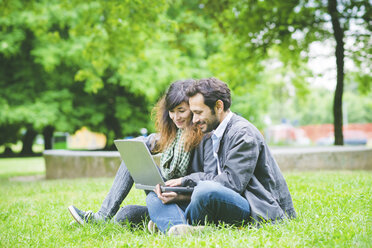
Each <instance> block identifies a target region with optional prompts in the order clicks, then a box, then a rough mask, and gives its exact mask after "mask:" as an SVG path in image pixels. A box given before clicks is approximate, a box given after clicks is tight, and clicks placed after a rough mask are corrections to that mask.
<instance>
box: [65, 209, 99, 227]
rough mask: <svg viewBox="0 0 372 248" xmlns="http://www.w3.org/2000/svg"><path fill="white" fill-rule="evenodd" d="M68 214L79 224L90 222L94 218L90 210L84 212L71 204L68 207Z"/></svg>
mask: <svg viewBox="0 0 372 248" xmlns="http://www.w3.org/2000/svg"><path fill="white" fill-rule="evenodd" d="M68 210H69V211H70V214H71V215H72V217H74V219H75V221H76V222H77V223H79V224H80V225H84V224H85V223H89V222H92V221H93V220H94V213H93V212H92V211H87V212H84V211H82V210H80V209H78V208H76V207H75V206H73V205H71V206H69V207H68Z"/></svg>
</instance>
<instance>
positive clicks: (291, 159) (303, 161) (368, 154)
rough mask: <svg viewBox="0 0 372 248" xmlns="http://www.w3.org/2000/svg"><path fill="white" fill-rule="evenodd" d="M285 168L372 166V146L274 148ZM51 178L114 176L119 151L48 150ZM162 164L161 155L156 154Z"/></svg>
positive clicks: (49, 174)
mask: <svg viewBox="0 0 372 248" xmlns="http://www.w3.org/2000/svg"><path fill="white" fill-rule="evenodd" d="M271 151H272V153H273V156H274V157H275V159H276V161H277V162H278V165H279V167H280V169H281V170H282V171H309V170H310V171H311V170H372V148H368V147H365V146H363V147H307V148H301V147H299V148H294V147H286V148H272V149H271ZM43 155H44V159H45V167H46V168H45V169H46V178H47V179H58V178H79V177H114V176H115V174H116V171H117V170H118V168H119V166H120V155H119V152H107V151H105V152H102V151H68V150H46V151H45V152H44V154H43ZM153 158H154V160H155V162H156V163H157V164H160V155H159V154H158V155H154V156H153Z"/></svg>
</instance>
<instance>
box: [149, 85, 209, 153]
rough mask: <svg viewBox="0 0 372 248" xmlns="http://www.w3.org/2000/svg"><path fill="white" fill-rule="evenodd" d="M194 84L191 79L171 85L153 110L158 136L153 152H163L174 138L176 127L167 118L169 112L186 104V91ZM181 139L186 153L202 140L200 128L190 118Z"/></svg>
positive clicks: (168, 117)
mask: <svg viewBox="0 0 372 248" xmlns="http://www.w3.org/2000/svg"><path fill="white" fill-rule="evenodd" d="M193 82H194V80H192V79H187V80H179V81H176V82H174V83H172V84H171V85H170V86H169V89H168V91H167V93H166V94H165V96H163V97H162V98H161V99H160V100H159V102H158V103H157V104H156V106H155V108H154V109H153V111H154V112H153V113H154V114H155V116H156V122H155V128H156V131H157V133H158V134H159V135H160V139H159V140H158V141H157V142H156V146H155V149H154V150H153V152H163V151H164V150H165V149H166V148H167V147H168V146H169V145H170V144H171V143H172V142H173V141H174V139H175V138H176V133H177V127H176V125H175V124H174V122H173V121H172V119H171V118H170V116H169V111H170V110H172V109H174V108H175V107H177V106H178V105H180V104H181V103H182V102H185V103H187V105H188V104H189V103H188V100H189V99H188V97H187V96H186V89H187V88H188V87H189V86H190V85H191V84H192V83H193ZM182 138H183V139H184V146H185V150H186V151H190V150H192V149H194V148H195V147H196V146H197V145H198V144H199V143H200V141H201V139H202V138H203V133H202V132H201V130H200V128H198V127H196V126H195V125H193V124H192V118H191V120H190V123H189V125H188V126H187V127H186V129H185V131H184V133H183V135H182Z"/></svg>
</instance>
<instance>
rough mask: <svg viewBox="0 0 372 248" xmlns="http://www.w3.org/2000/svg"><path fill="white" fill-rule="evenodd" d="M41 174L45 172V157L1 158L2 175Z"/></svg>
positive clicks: (0, 175)
mask: <svg viewBox="0 0 372 248" xmlns="http://www.w3.org/2000/svg"><path fill="white" fill-rule="evenodd" d="M40 174H45V163H44V158H43V157H32V158H1V159H0V177H10V176H20V175H40Z"/></svg>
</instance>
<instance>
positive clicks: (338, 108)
mask: <svg viewBox="0 0 372 248" xmlns="http://www.w3.org/2000/svg"><path fill="white" fill-rule="evenodd" d="M328 13H329V14H330V16H331V20H332V27H333V35H334V37H335V40H336V65H337V85H336V91H335V97H334V101H333V117H334V133H335V145H343V144H344V137H343V134H342V94H343V91H344V57H345V55H344V40H343V38H344V30H343V29H342V28H341V24H340V20H339V16H340V15H339V13H338V10H337V0H328Z"/></svg>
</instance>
